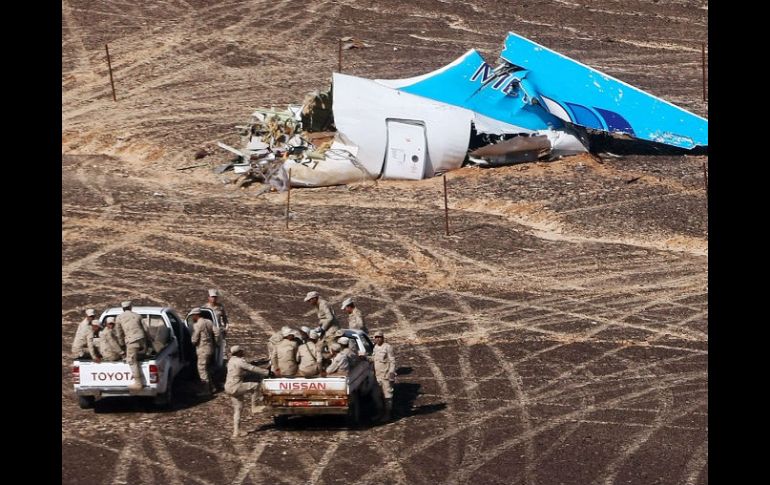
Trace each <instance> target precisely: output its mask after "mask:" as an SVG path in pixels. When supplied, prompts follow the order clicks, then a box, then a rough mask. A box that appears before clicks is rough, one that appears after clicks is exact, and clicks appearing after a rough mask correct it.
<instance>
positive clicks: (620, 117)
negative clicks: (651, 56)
mask: <svg viewBox="0 0 770 485" xmlns="http://www.w3.org/2000/svg"><path fill="white" fill-rule="evenodd" d="M500 58H501V59H503V60H504V61H505V62H506V63H508V64H510V65H512V66H515V68H514V70H513V71H512V72H511V74H510V76H516V77H517V78H519V79H518V81H514V82H513V84H511V89H510V90H509V92H508V94H509V95H510V96H514V97H516V96H518V97H520V98H521V100H522V102H532V99H536V100H537V101H536V103H538V104H540V105H541V106H542V107H543V108H544V109H545V110H546V111H547V112H548V113H550V114H551V115H553V116H555V117H557V118H559V119H561V120H563V121H567V122H569V123H573V124H575V125H579V126H583V127H585V128H589V129H592V130H598V131H604V132H608V133H612V134H624V135H628V136H630V137H634V138H638V139H641V140H647V141H652V142H657V143H664V144H667V145H673V146H676V147H680V148H687V149H692V148H694V147H697V146H708V120H706V119H704V118H701V117H700V116H697V115H695V114H693V113H691V112H689V111H687V110H684V109H682V108H679V107H678V106H675V105H673V104H671V103H669V102H668V101H664V100H662V99H660V98H657V97H655V96H653V95H651V94H649V93H646V92H644V91H642V90H640V89H637V88H635V87H633V86H631V85H629V84H627V83H624V82H623V81H620V80H618V79H615V78H613V77H612V76H609V75H607V74H604V73H602V72H600V71H597V70H595V69H592V68H590V67H588V66H586V65H584V64H581V63H580V62H578V61H575V60H573V59H570V58H569V57H566V56H564V55H562V54H559V53H558V52H555V51H552V50H550V49H548V48H547V47H544V46H542V45H540V44H537V43H535V42H533V41H531V40H529V39H526V38H524V37H522V36H520V35H517V34H514V33H513V32H509V33H508V36H507V37H506V39H505V47H504V49H503V52H502V53H501V54H500ZM533 91H534V92H533Z"/></svg>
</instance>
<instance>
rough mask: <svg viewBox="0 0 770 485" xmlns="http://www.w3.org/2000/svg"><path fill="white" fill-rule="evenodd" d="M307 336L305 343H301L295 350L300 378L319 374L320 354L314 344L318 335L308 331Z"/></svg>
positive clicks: (313, 331)
mask: <svg viewBox="0 0 770 485" xmlns="http://www.w3.org/2000/svg"><path fill="white" fill-rule="evenodd" d="M307 335H308V340H307V342H303V343H301V344H300V345H299V348H298V349H297V362H298V364H299V373H300V374H301V375H302V377H316V376H317V375H318V374H319V373H320V372H321V354H320V353H319V352H318V347H317V346H316V343H315V340H318V333H316V331H315V330H310V329H308V332H307ZM313 337H315V340H314V339H313Z"/></svg>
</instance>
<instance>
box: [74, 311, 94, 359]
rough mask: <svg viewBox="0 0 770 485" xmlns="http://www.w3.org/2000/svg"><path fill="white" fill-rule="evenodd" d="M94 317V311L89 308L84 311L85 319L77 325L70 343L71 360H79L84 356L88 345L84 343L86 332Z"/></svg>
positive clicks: (89, 329) (88, 330)
mask: <svg viewBox="0 0 770 485" xmlns="http://www.w3.org/2000/svg"><path fill="white" fill-rule="evenodd" d="M95 316H96V310H94V309H93V308H89V309H87V310H86V318H84V319H83V321H82V322H80V323H79V324H78V328H77V330H75V338H74V339H73V341H72V358H73V359H79V358H81V357H85V356H86V351H87V350H88V344H87V343H86V337H87V336H88V332H90V331H91V322H92V321H93V320H94V317H95Z"/></svg>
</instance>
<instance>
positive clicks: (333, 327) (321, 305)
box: [316, 297, 340, 345]
mask: <svg viewBox="0 0 770 485" xmlns="http://www.w3.org/2000/svg"><path fill="white" fill-rule="evenodd" d="M316 314H317V315H318V325H320V326H321V328H322V329H323V330H324V342H326V345H330V344H331V343H332V342H334V332H336V331H337V330H339V329H340V324H339V322H338V321H337V317H336V316H335V315H334V310H333V309H332V307H331V305H329V302H327V301H326V300H324V299H322V298H321V297H318V307H317V308H316Z"/></svg>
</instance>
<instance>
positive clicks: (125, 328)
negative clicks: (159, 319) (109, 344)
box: [115, 300, 147, 391]
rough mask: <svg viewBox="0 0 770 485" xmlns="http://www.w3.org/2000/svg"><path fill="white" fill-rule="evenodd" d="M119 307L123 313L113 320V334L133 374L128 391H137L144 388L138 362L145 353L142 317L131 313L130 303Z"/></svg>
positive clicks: (145, 336)
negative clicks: (124, 350)
mask: <svg viewBox="0 0 770 485" xmlns="http://www.w3.org/2000/svg"><path fill="white" fill-rule="evenodd" d="M120 306H121V308H122V309H123V313H121V314H120V315H118V317H117V318H116V319H115V333H116V334H117V336H118V343H119V344H120V346H121V347H122V348H124V349H126V363H128V365H129V366H131V372H133V373H134V381H133V382H132V383H131V384H129V386H128V389H129V391H138V390H140V389H142V388H143V387H144V376H143V375H142V366H141V365H139V360H140V359H141V358H142V357H143V355H144V353H145V352H146V351H147V335H146V334H145V332H144V327H143V326H142V317H141V316H139V314H138V313H134V312H133V311H131V308H132V304H131V301H130V300H129V301H124V302H122V303H121V304H120Z"/></svg>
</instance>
